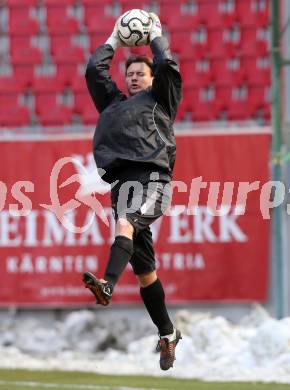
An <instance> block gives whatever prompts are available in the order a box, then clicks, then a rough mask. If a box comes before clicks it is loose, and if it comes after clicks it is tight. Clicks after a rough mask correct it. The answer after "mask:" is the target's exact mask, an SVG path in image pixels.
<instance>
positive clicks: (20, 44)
mask: <svg viewBox="0 0 290 390" xmlns="http://www.w3.org/2000/svg"><path fill="white" fill-rule="evenodd" d="M22 48H31V36H30V35H24V36H19V35H16V36H12V37H11V38H10V52H15V51H16V50H18V49H22Z"/></svg>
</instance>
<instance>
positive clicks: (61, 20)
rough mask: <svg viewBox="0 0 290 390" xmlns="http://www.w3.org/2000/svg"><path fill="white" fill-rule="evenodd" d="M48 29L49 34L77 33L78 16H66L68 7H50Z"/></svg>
mask: <svg viewBox="0 0 290 390" xmlns="http://www.w3.org/2000/svg"><path fill="white" fill-rule="evenodd" d="M47 29H48V32H49V34H77V33H78V32H79V22H78V20H77V19H76V18H73V17H71V16H66V9H65V8H60V9H58V8H57V7H56V8H53V9H51V10H50V9H48V15H47Z"/></svg>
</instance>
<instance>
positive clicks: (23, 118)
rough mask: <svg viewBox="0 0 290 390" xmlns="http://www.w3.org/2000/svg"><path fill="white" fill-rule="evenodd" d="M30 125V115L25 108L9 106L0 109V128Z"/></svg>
mask: <svg viewBox="0 0 290 390" xmlns="http://www.w3.org/2000/svg"><path fill="white" fill-rule="evenodd" d="M29 124H30V115H29V110H28V108H27V107H18V106H11V107H6V106H5V109H4V110H3V111H2V109H0V126H8V127H13V126H15V127H16V126H27V125H29Z"/></svg>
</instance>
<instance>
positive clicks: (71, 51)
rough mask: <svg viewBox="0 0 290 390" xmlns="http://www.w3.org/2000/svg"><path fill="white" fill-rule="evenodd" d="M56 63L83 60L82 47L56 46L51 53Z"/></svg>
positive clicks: (74, 62)
mask: <svg viewBox="0 0 290 390" xmlns="http://www.w3.org/2000/svg"><path fill="white" fill-rule="evenodd" d="M53 59H54V61H55V62H56V63H57V64H77V63H83V62H84V61H85V59H86V58H85V53H84V49H83V48H81V47H80V46H67V47H57V48H56V49H55V51H54V53H53Z"/></svg>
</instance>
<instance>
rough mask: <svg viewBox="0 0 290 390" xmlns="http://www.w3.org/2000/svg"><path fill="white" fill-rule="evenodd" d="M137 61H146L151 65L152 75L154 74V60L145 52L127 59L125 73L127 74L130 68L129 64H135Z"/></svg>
mask: <svg viewBox="0 0 290 390" xmlns="http://www.w3.org/2000/svg"><path fill="white" fill-rule="evenodd" d="M135 62H144V64H146V65H147V66H149V68H150V70H151V76H153V61H152V59H151V58H150V57H147V56H145V55H144V54H141V55H132V56H130V57H129V58H128V59H127V61H126V63H125V74H127V69H128V68H129V66H130V65H132V64H134V63H135Z"/></svg>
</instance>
